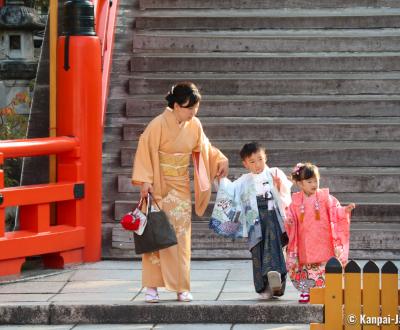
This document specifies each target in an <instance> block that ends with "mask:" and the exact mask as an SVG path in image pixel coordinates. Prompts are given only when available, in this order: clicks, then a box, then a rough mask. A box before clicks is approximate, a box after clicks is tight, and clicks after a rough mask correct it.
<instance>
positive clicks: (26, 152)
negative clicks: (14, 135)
mask: <svg viewBox="0 0 400 330" xmlns="http://www.w3.org/2000/svg"><path fill="white" fill-rule="evenodd" d="M77 146H78V140H77V139H76V138H73V137H66V136H61V137H49V138H37V139H19V140H5V141H1V143H0V153H2V154H3V157H4V158H14V157H32V156H42V155H51V154H59V153H63V152H67V151H71V150H73V149H74V148H76V147H77Z"/></svg>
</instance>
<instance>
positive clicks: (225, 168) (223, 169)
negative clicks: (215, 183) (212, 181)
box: [217, 159, 229, 178]
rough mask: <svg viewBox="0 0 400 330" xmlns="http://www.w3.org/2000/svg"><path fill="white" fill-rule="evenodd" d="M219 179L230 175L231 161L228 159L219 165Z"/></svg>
mask: <svg viewBox="0 0 400 330" xmlns="http://www.w3.org/2000/svg"><path fill="white" fill-rule="evenodd" d="M217 166H218V167H217V177H218V178H224V177H226V176H227V175H228V172H229V161H228V160H227V159H225V160H222V161H220V162H219V163H218V164H217Z"/></svg>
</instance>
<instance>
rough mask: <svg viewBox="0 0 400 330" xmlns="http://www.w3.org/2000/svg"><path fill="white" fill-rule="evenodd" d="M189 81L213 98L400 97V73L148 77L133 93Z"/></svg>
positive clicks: (136, 81)
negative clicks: (271, 96) (227, 96)
mask: <svg viewBox="0 0 400 330" xmlns="http://www.w3.org/2000/svg"><path fill="white" fill-rule="evenodd" d="M182 80H189V81H193V82H194V83H195V84H197V85H198V86H199V88H200V90H201V92H202V93H203V94H209V95H229V94H233V95H310V94H311V95H321V94H322V95H327V94H329V95H342V94H344V95H360V94H375V95H376V94H379V95H381V94H399V93H400V73H397V72H391V73H378V72H366V73H330V72H326V73H303V72H299V73H296V74H290V73H252V74H244V73H236V74H217V73H190V72H183V73H153V74H151V73H146V74H144V73H143V74H136V75H135V78H130V79H129V93H130V94H131V95H135V94H136V95H137V94H164V93H166V91H168V90H169V89H170V88H171V86H172V85H173V84H174V83H176V82H177V81H182Z"/></svg>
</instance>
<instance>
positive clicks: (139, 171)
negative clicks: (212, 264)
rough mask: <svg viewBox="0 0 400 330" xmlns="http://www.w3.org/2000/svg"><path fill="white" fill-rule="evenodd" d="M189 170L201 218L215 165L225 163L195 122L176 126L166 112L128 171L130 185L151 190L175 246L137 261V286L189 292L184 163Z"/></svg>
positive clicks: (187, 187)
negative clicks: (140, 268) (191, 165)
mask: <svg viewBox="0 0 400 330" xmlns="http://www.w3.org/2000/svg"><path fill="white" fill-rule="evenodd" d="M191 156H192V158H193V163H194V167H195V171H194V172H195V182H194V183H195V184H194V186H195V210H196V213H197V214H198V215H202V214H203V213H204V210H205V209H206V207H207V204H208V202H209V199H210V194H211V185H210V181H211V179H213V178H214V177H215V175H216V171H217V164H218V162H220V161H222V160H225V159H226V157H225V156H224V155H223V154H222V153H221V152H220V151H219V150H218V149H216V148H214V147H212V146H211V144H210V142H209V141H208V139H207V137H206V136H205V135H204V132H203V129H202V126H201V123H200V121H199V120H198V119H197V118H196V117H194V118H193V119H192V120H190V121H188V122H183V123H181V124H179V123H178V121H177V120H176V117H175V115H174V114H173V113H172V110H171V109H169V108H167V109H166V110H165V111H164V112H163V113H162V114H161V115H159V116H157V117H156V118H154V119H153V120H152V121H151V122H150V123H149V125H148V126H147V128H146V130H145V131H144V133H143V134H142V135H141V137H140V140H139V144H138V148H137V152H136V155H135V162H134V166H133V175H132V183H133V184H135V185H140V184H142V183H143V182H148V183H151V184H152V185H153V188H154V196H155V198H156V200H157V202H158V203H159V204H160V206H161V207H162V208H163V210H164V211H166V212H167V214H168V216H169V219H170V221H171V223H172V225H173V227H174V229H175V232H176V236H177V239H178V244H177V245H175V246H172V247H169V248H167V249H163V250H160V251H158V252H153V253H146V254H144V255H143V257H142V263H143V271H142V285H143V286H145V287H166V288H167V289H168V290H172V291H177V292H184V291H190V256H191V214H192V207H191V206H192V204H191V191H190V179H189V163H190V157H191Z"/></svg>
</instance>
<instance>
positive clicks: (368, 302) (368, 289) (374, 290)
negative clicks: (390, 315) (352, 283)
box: [362, 260, 380, 330]
mask: <svg viewBox="0 0 400 330" xmlns="http://www.w3.org/2000/svg"><path fill="white" fill-rule="evenodd" d="M379 298H380V292H379V268H378V266H377V265H376V263H374V262H373V261H371V260H370V261H368V262H367V263H366V265H365V266H364V268H363V299H362V301H363V312H362V314H363V316H364V322H363V323H364V325H363V329H364V330H378V329H379V328H380V327H379V326H377V325H376V324H367V323H368V320H369V319H370V320H372V318H373V317H378V316H380V299H379ZM372 323H373V322H372Z"/></svg>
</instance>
